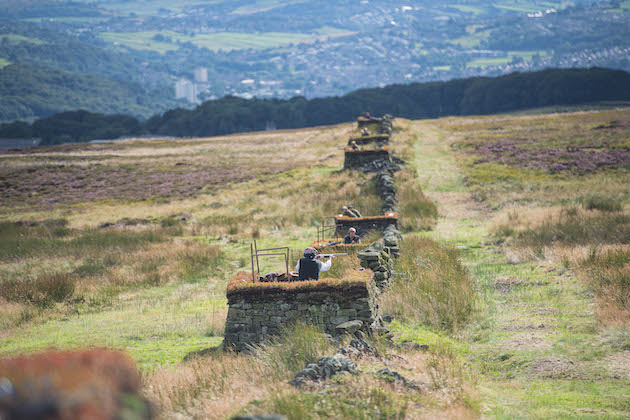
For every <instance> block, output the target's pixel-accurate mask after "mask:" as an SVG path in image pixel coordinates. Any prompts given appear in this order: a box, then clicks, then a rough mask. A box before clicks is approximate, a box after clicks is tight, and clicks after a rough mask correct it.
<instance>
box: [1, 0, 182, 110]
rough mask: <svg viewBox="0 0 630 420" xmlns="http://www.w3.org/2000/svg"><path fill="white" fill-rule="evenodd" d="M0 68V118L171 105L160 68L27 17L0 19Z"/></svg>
mask: <svg viewBox="0 0 630 420" xmlns="http://www.w3.org/2000/svg"><path fill="white" fill-rule="evenodd" d="M0 1H1V0H0ZM16 7H17V6H16ZM86 37H87V38H88V39H89V35H86ZM9 64H13V65H16V66H8V67H4V68H2V66H3V65H5V66H6V65H9ZM0 69H2V70H0V79H1V80H0V95H1V97H2V100H1V101H0V102H1V103H0V121H7V120H13V119H30V118H41V117H46V116H49V115H52V114H54V113H57V112H62V111H66V110H70V109H77V108H79V107H80V108H84V109H88V110H90V111H93V112H105V113H127V114H132V115H134V116H138V117H143V118H146V117H149V116H150V115H153V114H155V113H156V112H161V111H164V110H167V109H169V108H172V107H173V106H175V105H176V102H175V101H174V100H173V91H172V81H171V80H170V78H169V77H168V76H166V75H165V74H163V73H160V72H157V71H154V70H150V69H148V68H146V66H144V65H143V64H142V62H140V61H139V60H138V59H136V58H133V57H131V56H129V55H126V54H122V53H119V52H115V51H108V50H106V49H104V48H99V47H98V46H96V45H93V44H92V45H90V44H88V43H86V42H83V41H81V40H79V39H76V38H75V37H73V36H70V35H67V34H64V33H61V32H57V31H51V30H48V29H45V28H42V27H41V26H39V25H36V24H32V23H28V22H21V21H20V22H9V21H2V20H0ZM151 90H152V91H151ZM110 93H111V94H110Z"/></svg>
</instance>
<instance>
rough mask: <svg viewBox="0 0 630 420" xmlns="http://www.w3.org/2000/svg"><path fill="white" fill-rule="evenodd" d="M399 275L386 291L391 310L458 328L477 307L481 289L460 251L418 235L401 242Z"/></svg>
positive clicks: (385, 304)
mask: <svg viewBox="0 0 630 420" xmlns="http://www.w3.org/2000/svg"><path fill="white" fill-rule="evenodd" d="M400 248H401V255H400V257H399V258H398V260H397V261H396V266H395V269H396V272H398V273H400V274H401V276H400V278H396V279H395V281H394V282H393V283H392V284H391V286H390V288H389V290H388V291H387V292H386V293H385V294H384V295H383V298H382V299H383V300H382V302H383V308H384V311H386V312H388V313H392V314H395V315H397V316H399V317H401V318H404V319H408V320H414V321H417V322H421V323H424V324H427V325H430V326H432V327H434V328H440V329H445V330H455V329H457V328H459V327H461V326H463V325H464V324H465V323H466V321H467V320H468V317H469V316H470V314H471V312H472V311H473V309H474V305H475V299H476V296H477V290H476V288H475V285H474V283H473V279H472V277H471V276H470V273H469V272H468V270H467V269H466V268H465V267H464V266H463V265H462V264H461V262H460V260H459V251H457V250H456V249H454V248H450V247H445V246H442V245H440V244H438V243H437V242H435V241H433V240H430V239H425V238H421V237H418V236H408V237H406V238H404V239H403V241H402V242H401V244H400Z"/></svg>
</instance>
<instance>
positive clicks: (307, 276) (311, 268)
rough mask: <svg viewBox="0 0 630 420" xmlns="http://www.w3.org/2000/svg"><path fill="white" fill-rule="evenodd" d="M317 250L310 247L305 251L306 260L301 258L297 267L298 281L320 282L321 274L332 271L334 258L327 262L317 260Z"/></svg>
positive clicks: (329, 258)
mask: <svg viewBox="0 0 630 420" xmlns="http://www.w3.org/2000/svg"><path fill="white" fill-rule="evenodd" d="M316 255H317V251H316V250H315V248H312V247H310V246H309V247H308V248H306V249H305V250H304V258H300V260H299V261H298V262H297V265H296V266H295V271H297V272H298V280H319V273H321V272H322V271H328V270H330V267H331V265H332V258H331V257H328V260H327V261H326V262H321V261H319V260H318V259H317V258H316Z"/></svg>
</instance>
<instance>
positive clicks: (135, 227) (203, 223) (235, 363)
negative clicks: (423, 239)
mask: <svg viewBox="0 0 630 420" xmlns="http://www.w3.org/2000/svg"><path fill="white" fill-rule="evenodd" d="M356 134H357V133H356V132H353V131H351V130H349V129H348V128H347V127H345V126H340V127H337V128H332V129H317V130H300V131H294V132H288V133H286V132H279V133H265V134H252V135H239V136H230V137H227V138H225V139H210V140H203V139H200V140H197V141H196V140H192V141H191V140H186V141H183V142H178V143H177V144H175V143H171V145H169V144H168V142H157V143H149V142H145V141H131V142H123V143H120V144H103V145H100V146H99V147H100V148H102V149H99V150H95V149H94V148H93V147H92V146H91V145H76V146H74V147H67V146H63V147H60V148H49V149H42V150H40V151H39V152H40V153H39V154H38V153H35V154H33V156H32V157H31V156H15V157H14V158H15V159H13V160H8V159H4V160H0V164H2V165H3V166H2V170H4V171H6V172H7V173H10V172H11V171H13V170H14V168H13V166H12V165H18V164H19V165H20V167H21V168H24V167H26V168H29V167H31V166H30V165H32V167H33V168H40V169H41V168H42V164H43V165H47V164H50V163H54V165H55V166H51V168H56V167H57V166H56V165H58V164H59V163H60V162H61V161H62V162H63V165H64V168H65V171H66V172H64V176H70V177H76V178H72V180H71V181H69V182H70V183H74V182H75V181H74V179H79V180H83V179H84V178H83V176H84V175H83V174H82V172H81V171H79V170H76V171H75V167H74V165H78V163H79V162H80V164H81V165H90V164H91V163H90V161H91V160H96V159H98V161H99V163H100V164H101V165H103V164H107V165H112V166H116V165H127V166H131V167H133V165H136V166H138V168H137V169H138V172H139V173H142V170H141V169H142V166H143V165H151V166H152V167H154V168H157V169H158V170H159V171H160V172H164V173H168V174H170V175H171V176H173V173H175V172H176V170H177V168H179V167H181V166H182V165H175V164H176V163H178V162H184V163H185V165H183V166H185V167H186V166H187V167H188V170H192V169H194V168H195V167H196V166H203V167H206V168H216V169H215V170H219V171H220V170H222V166H221V165H220V164H218V165H217V164H215V161H214V160H213V159H214V156H215V155H216V154H220V153H224V158H226V159H231V166H232V167H237V168H238V167H239V165H240V167H242V168H243V170H249V169H250V168H249V166H248V165H250V164H251V152H250V151H251V150H252V147H256V148H257V152H258V153H257V157H258V158H259V159H260V160H261V161H267V162H269V164H270V165H275V166H279V167H280V168H282V169H283V170H281V171H276V172H269V173H263V174H260V173H258V177H257V178H255V179H251V178H244V179H243V180H240V182H238V181H234V182H233V183H231V184H230V185H225V186H223V188H222V189H220V190H217V189H210V190H207V189H200V190H199V191H198V192H197V195H196V196H192V197H191V196H188V195H179V194H177V193H175V194H173V195H171V196H167V197H156V196H149V198H148V199H146V200H130V199H129V198H125V199H122V200H121V199H117V198H116V197H115V196H111V197H109V198H107V199H105V200H103V199H101V198H100V197H98V196H95V192H98V190H97V189H92V188H91V186H90V185H89V184H88V185H85V184H82V186H81V187H79V188H75V191H65V190H64V185H65V183H62V182H58V183H57V182H55V183H53V184H52V185H50V184H49V185H47V186H46V191H48V192H47V193H46V194H50V195H45V197H43V198H42V197H41V196H39V195H40V194H43V192H42V191H43V190H42V189H38V188H35V187H36V185H31V186H29V187H28V188H31V187H32V188H34V190H33V191H37V192H38V194H29V196H30V197H32V200H33V201H26V202H24V201H22V200H21V199H20V197H21V196H20V194H22V191H13V190H9V191H8V193H7V192H5V194H6V196H7V197H8V198H9V199H8V201H5V202H4V203H3V204H4V206H5V207H4V208H2V209H1V211H3V214H4V215H6V217H7V219H9V220H10V221H9V222H6V223H4V224H3V225H2V229H3V233H4V234H5V236H6V237H7V238H10V239H11V240H10V241H9V242H7V244H6V245H4V248H3V254H2V255H3V259H2V260H1V261H0V269H1V270H2V272H3V273H4V274H7V273H8V274H10V275H11V276H12V277H11V278H13V279H14V280H20V279H26V281H25V282H23V283H25V288H26V286H33V287H35V286H37V285H38V284H39V283H38V280H39V279H42V278H47V277H46V275H47V273H52V274H55V273H59V274H60V275H61V274H64V276H65V277H64V276H62V278H65V279H68V278H69V279H71V281H73V285H74V288H73V289H72V290H71V291H68V292H67V293H68V294H67V295H64V296H60V297H59V298H58V299H57V298H56V297H57V295H54V296H53V298H54V299H52V301H50V302H46V304H39V305H38V304H37V302H34V301H33V299H32V298H28V296H26V295H20V294H19V293H17V294H13V295H11V296H7V297H6V298H9V299H10V300H7V299H6V298H5V297H0V300H1V303H2V305H0V308H1V309H0V310H2V316H1V317H0V319H2V322H3V324H2V328H3V329H2V332H1V333H0V356H10V355H14V354H17V353H23V352H34V351H39V350H42V349H46V348H49V347H51V346H54V347H57V348H61V349H67V348H76V347H83V346H107V347H115V348H121V349H125V350H127V351H129V352H130V353H131V354H132V355H133V356H134V357H135V358H136V360H137V361H138V362H139V365H140V368H141V369H142V371H143V372H144V374H145V379H144V382H145V390H146V393H147V394H148V395H149V396H150V397H151V398H152V399H153V400H154V401H155V402H156V403H157V405H158V406H159V407H160V408H161V409H162V410H163V411H162V416H163V417H165V418H169V417H173V416H175V415H180V414H184V415H189V416H192V417H198V418H208V417H209V418H225V417H229V416H230V415H232V414H235V413H236V412H239V411H240V412H247V413H260V412H269V411H276V412H280V413H283V414H286V415H288V416H290V417H291V418H297V417H302V418H303V417H304V416H307V417H311V418H321V417H326V416H328V415H329V414H330V411H329V410H334V411H336V412H338V413H339V415H340V417H345V418H357V417H363V418H372V417H374V416H375V415H378V414H379V413H389V414H391V415H395V414H398V415H400V414H403V413H408V414H409V415H411V416H413V415H419V413H425V414H426V413H431V412H432V411H433V412H443V411H444V412H448V411H449V410H450V411H452V413H454V414H453V415H455V413H457V414H462V413H464V414H465V415H466V416H471V415H474V413H475V412H476V410H478V407H477V405H476V402H475V401H476V400H475V397H474V392H472V391H471V388H470V378H469V377H468V376H467V374H466V373H465V370H464V368H463V366H462V364H461V360H459V359H457V358H454V356H453V355H452V354H448V353H447V352H435V353H434V352H432V351H431V352H429V353H427V354H423V353H412V354H405V355H404V357H403V358H401V355H399V354H397V353H396V352H397V350H395V349H393V348H391V347H388V346H384V345H382V344H381V343H376V342H375V343H373V345H375V346H377V347H378V348H379V349H382V351H383V352H386V353H387V354H388V355H386V356H385V359H378V360H371V361H367V362H360V365H361V366H360V367H361V369H362V370H363V371H364V372H365V374H363V375H359V376H356V377H355V376H352V377H346V378H339V379H337V380H334V381H332V382H330V383H331V385H332V387H331V388H325V389H324V392H323V393H322V392H321V391H322V390H317V389H316V390H312V391H308V392H306V393H304V392H303V391H297V390H295V389H293V388H291V387H290V386H288V384H287V381H288V379H290V378H291V377H292V375H294V374H295V372H296V370H299V369H300V368H301V367H303V364H305V363H306V362H307V361H315V357H316V356H320V355H323V354H331V353H332V351H334V349H333V348H331V347H329V344H328V340H327V339H326V338H325V337H324V336H323V335H322V334H321V333H319V332H304V331H301V330H300V331H301V332H300V331H293V332H291V331H289V332H288V333H287V335H286V338H285V339H281V340H280V341H278V342H271V343H269V344H268V345H265V346H264V348H263V349H262V350H259V351H258V352H257V353H256V354H255V355H254V356H253V357H252V356H246V355H232V354H229V353H225V354H222V353H216V355H215V356H213V357H205V358H194V357H193V359H192V360H190V361H185V362H182V360H183V359H184V358H186V356H187V355H189V356H190V355H195V354H204V353H205V354H208V351H207V349H209V348H213V347H215V346H217V345H218V344H219V343H220V341H221V337H220V335H221V332H222V330H223V323H224V320H225V315H226V310H227V307H226V301H225V287H226V284H227V280H228V279H229V278H230V277H231V276H232V274H233V273H234V272H236V271H239V270H243V269H244V270H248V269H249V258H248V256H249V254H248V252H249V244H250V242H251V239H252V238H256V240H257V241H258V243H259V246H261V247H262V246H265V247H273V246H283V245H284V246H289V247H290V248H291V249H292V250H294V252H293V254H292V259H295V258H296V255H295V254H296V253H299V252H301V250H302V249H303V248H304V247H305V246H306V245H307V244H309V243H311V242H312V241H313V240H314V239H315V227H316V224H317V223H320V222H321V220H322V219H323V218H324V217H325V216H329V215H331V214H335V213H337V212H338V211H339V207H340V206H341V205H343V204H349V203H352V204H354V205H355V206H356V207H357V208H359V209H361V211H362V212H363V213H364V214H367V215H371V214H378V213H379V212H380V200H379V199H378V197H376V196H375V194H374V188H373V184H372V183H371V182H369V178H368V177H367V176H365V175H363V174H360V173H354V172H349V173H348V172H345V173H337V171H336V168H340V167H341V166H342V162H341V159H342V156H343V154H342V152H341V151H342V149H341V148H339V149H335V145H339V144H343V143H344V142H345V141H346V139H347V138H348V136H349V135H356ZM403 134H404V133H403ZM403 134H401V138H402V139H404V138H405V137H404V135H403ZM413 138H414V137H413V136H408V138H407V140H413ZM304 139H310V141H308V142H305V141H304ZM222 141H225V142H229V147H224V149H225V150H223V149H221V147H223V146H220V144H221V142H222ZM405 141H406V140H405ZM218 145H219V147H217V146H218ZM253 145H255V146H253ZM154 146H155V147H154ZM405 147H408V145H406V146H405ZM304 148H305V149H306V150H302V149H304ZM219 150H220V151H219ZM103 155H105V156H106V157H104V156H103ZM313 156H315V157H316V158H313ZM79 157H81V158H82V159H79ZM292 162H295V163H297V164H296V166H300V167H299V168H296V169H291V165H290V164H291V163H292ZM283 165H284V166H283ZM44 168H45V169H44V170H47V169H46V166H44ZM95 169H96V168H95ZM208 170H209V169H208ZM55 171H56V170H55ZM33 172H35V171H31V172H30V173H33ZM94 176H95V177H98V176H99V175H98V173H96V174H95V175H94ZM47 178H48V179H50V178H51V177H47ZM169 179H170V178H169ZM412 179H415V178H409V180H408V181H409V182H410V183H411V181H410V180H412ZM126 181H127V182H126V184H130V185H127V187H129V188H130V191H133V190H134V189H138V190H141V189H142V187H140V186H136V185H134V182H135V178H134V177H131V176H127V177H126ZM111 184H112V181H111V180H110V185H111ZM75 185H76V184H75ZM177 188H183V187H177ZM410 189H411V190H412V191H416V192H419V193H421V190H419V189H417V188H415V189H414V188H411V187H410ZM76 190H78V191H76ZM156 191H158V192H156V195H159V194H160V192H159V190H156ZM177 191H179V190H177V189H176V192H177ZM81 192H83V195H81ZM71 193H72V194H71ZM409 195H412V194H409ZM38 196H39V197H38ZM53 196H54V197H55V198H56V200H57V203H56V205H54V206H51V207H49V210H48V211H42V210H41V209H40V206H41V205H46V204H45V203H46V200H47V199H48V197H53ZM158 198H159V199H158ZM412 198H413V197H410V198H409V200H411V199H412ZM38 200H42V201H38ZM423 200H424V201H427V200H426V198H423ZM403 201H404V200H403ZM185 212H189V213H190V215H188V216H186V215H185ZM44 215H46V216H48V218H44V217H42V216H44ZM182 215H184V216H182ZM62 216H63V217H62ZM19 220H22V222H19V223H16V221H19ZM433 220H434V217H433V216H432V217H429V220H428V221H427V222H424V224H423V225H427V224H428V223H431V221H433ZM104 223H107V224H108V225H107V227H103V226H101V225H103V224H104ZM111 223H113V225H110V224H111ZM134 238H135V239H134ZM38 239H39V241H38ZM356 263H357V260H356V257H352V258H348V259H339V260H335V261H334V262H333V266H334V270H337V271H341V270H342V269H345V268H348V267H352V266H354V265H355V264H356ZM271 264H272V265H270V266H269V268H270V269H273V268H276V269H277V268H278V267H277V266H275V267H274V266H273V262H272V263H271ZM270 271H271V270H270ZM4 274H3V276H2V281H3V282H5V281H7V280H6V279H7V276H6V275H4ZM333 274H334V273H333ZM53 278H54V279H56V277H54V276H53ZM57 281H58V282H59V280H57ZM9 283H11V281H9ZM3 285H4V283H3ZM26 289H27V288H26ZM3 290H4V289H3ZM46 290H47V289H45V288H44V289H43V292H45V291H46ZM64 290H65V289H64ZM43 292H42V293H43ZM70 292H71V293H70ZM24 297H26V299H24ZM303 337H306V338H304V339H302V338H303ZM309 337H310V338H309ZM316 343H321V344H322V346H323V347H318V345H317V344H316ZM390 352H393V354H391V357H390V356H389V354H390ZM211 353H212V352H210V354H211ZM302 354H304V355H305V356H304V357H303V358H301V357H302V356H301V355H302ZM384 354H385V353H384ZM390 359H391V360H397V361H398V362H396V366H395V367H396V369H398V370H400V371H401V372H402V373H403V374H404V375H405V377H407V378H409V379H410V380H418V381H421V382H422V383H424V384H427V388H426V390H425V391H423V393H421V394H419V393H418V392H416V391H414V390H411V389H410V390H405V389H401V387H400V385H398V384H397V383H396V382H395V381H393V379H392V378H391V377H389V376H380V375H374V374H373V373H374V372H375V371H376V370H379V369H381V368H383V367H385V366H390V367H391V366H392V365H391V364H390V362H388V361H387V360H390ZM288 362H291V363H292V364H291V366H288V367H287V366H286V364H287V363H288ZM454 367H455V368H454ZM208 396H213V397H214V398H208ZM358 401H363V403H360V404H358V405H357V402H358ZM304 413H307V414H304Z"/></svg>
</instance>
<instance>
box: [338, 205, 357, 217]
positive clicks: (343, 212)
mask: <svg viewBox="0 0 630 420" xmlns="http://www.w3.org/2000/svg"><path fill="white" fill-rule="evenodd" d="M341 215H342V216H345V217H358V216H357V215H356V214H354V213H353V212H351V211H350V210H349V209H348V207H346V206H343V207H342V208H341Z"/></svg>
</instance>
